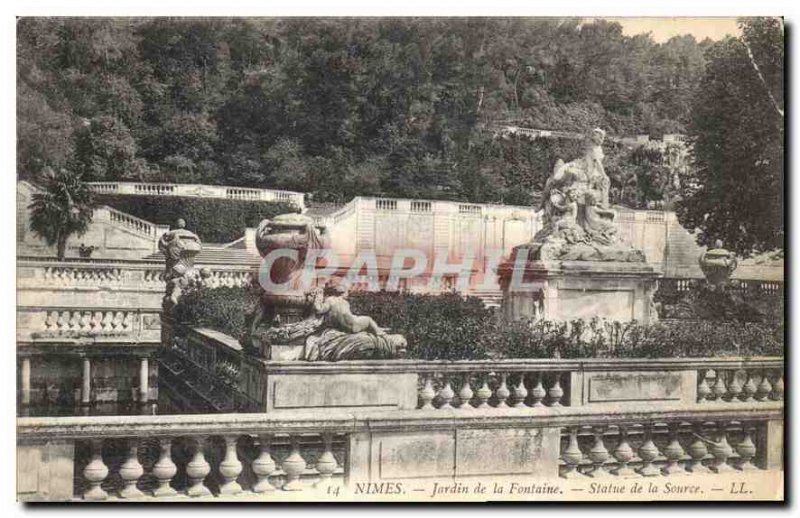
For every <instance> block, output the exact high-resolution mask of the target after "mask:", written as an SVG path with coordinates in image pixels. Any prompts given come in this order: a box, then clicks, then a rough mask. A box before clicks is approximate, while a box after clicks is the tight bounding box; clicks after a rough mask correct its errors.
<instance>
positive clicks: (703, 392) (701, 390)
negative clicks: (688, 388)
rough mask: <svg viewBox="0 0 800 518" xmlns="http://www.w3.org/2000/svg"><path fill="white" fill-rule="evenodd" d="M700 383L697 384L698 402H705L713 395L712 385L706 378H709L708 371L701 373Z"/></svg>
mask: <svg viewBox="0 0 800 518" xmlns="http://www.w3.org/2000/svg"><path fill="white" fill-rule="evenodd" d="M700 375H701V379H700V383H699V384H698V385H697V402H698V403H705V402H706V401H708V398H709V396H710V395H711V387H709V386H708V382H707V381H706V379H707V378H708V371H704V372H702V373H701V374H700Z"/></svg>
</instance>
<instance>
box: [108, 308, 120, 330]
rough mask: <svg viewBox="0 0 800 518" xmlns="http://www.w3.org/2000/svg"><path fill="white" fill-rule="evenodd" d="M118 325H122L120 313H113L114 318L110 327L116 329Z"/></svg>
mask: <svg viewBox="0 0 800 518" xmlns="http://www.w3.org/2000/svg"><path fill="white" fill-rule="evenodd" d="M120 325H122V312H121V311H117V312H116V313H114V318H113V319H112V320H111V327H112V328H113V329H117V328H118V327H119V326H120Z"/></svg>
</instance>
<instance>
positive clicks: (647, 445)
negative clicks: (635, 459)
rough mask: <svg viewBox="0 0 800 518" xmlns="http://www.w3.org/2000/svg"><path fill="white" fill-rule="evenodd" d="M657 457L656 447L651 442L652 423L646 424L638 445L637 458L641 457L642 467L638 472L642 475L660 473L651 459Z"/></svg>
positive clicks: (647, 475)
mask: <svg viewBox="0 0 800 518" xmlns="http://www.w3.org/2000/svg"><path fill="white" fill-rule="evenodd" d="M657 457H658V447H657V446H656V445H655V443H654V442H653V425H652V424H646V425H645V427H644V442H643V443H642V445H641V446H639V458H640V459H642V467H641V468H639V474H640V475H642V476H643V477H653V476H656V475H660V474H661V470H660V469H658V468H657V467H656V466H655V465H654V464H653V461H654V460H656V458H657Z"/></svg>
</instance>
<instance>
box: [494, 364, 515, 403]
mask: <svg viewBox="0 0 800 518" xmlns="http://www.w3.org/2000/svg"><path fill="white" fill-rule="evenodd" d="M507 378H508V373H507V372H501V373H500V386H499V387H497V390H496V391H495V396H497V406H496V408H508V404H507V403H506V400H507V399H508V398H509V396H511V392H510V391H509V390H508V385H507V384H506V380H507Z"/></svg>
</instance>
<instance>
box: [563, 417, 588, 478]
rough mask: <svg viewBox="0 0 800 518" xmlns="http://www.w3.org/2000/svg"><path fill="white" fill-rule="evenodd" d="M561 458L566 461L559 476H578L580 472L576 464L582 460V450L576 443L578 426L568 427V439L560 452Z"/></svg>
mask: <svg viewBox="0 0 800 518" xmlns="http://www.w3.org/2000/svg"><path fill="white" fill-rule="evenodd" d="M561 458H562V459H563V460H564V462H565V463H566V469H565V470H564V472H563V473H561V476H562V477H563V478H580V477H581V476H582V473H580V472H579V471H578V465H579V464H580V463H581V460H583V452H582V451H581V447H580V445H579V444H578V428H577V427H572V428H570V429H569V441H568V442H567V448H566V449H565V450H564V451H563V452H562V453H561Z"/></svg>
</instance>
